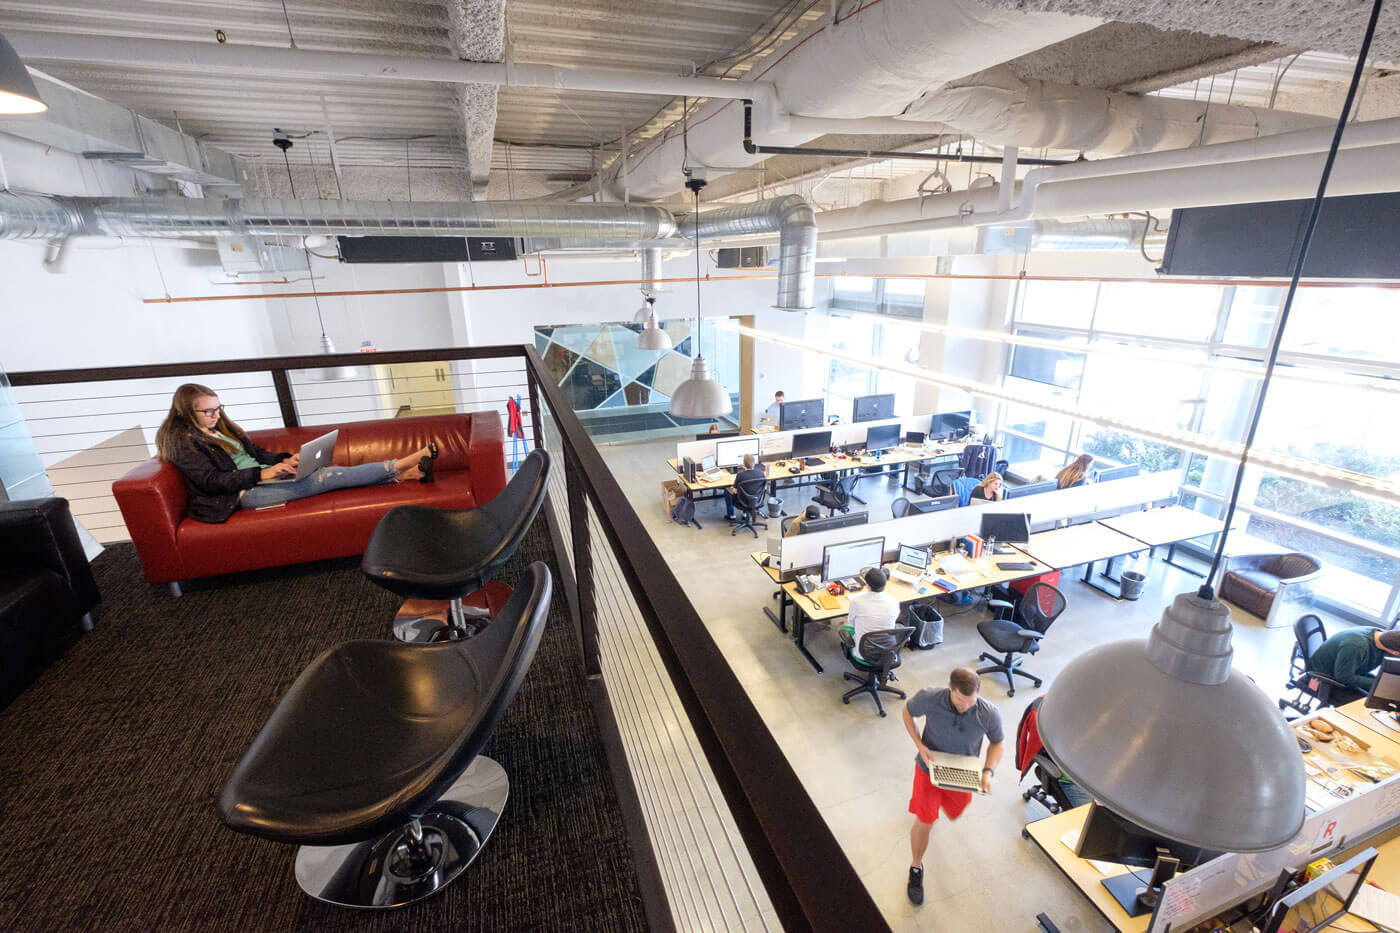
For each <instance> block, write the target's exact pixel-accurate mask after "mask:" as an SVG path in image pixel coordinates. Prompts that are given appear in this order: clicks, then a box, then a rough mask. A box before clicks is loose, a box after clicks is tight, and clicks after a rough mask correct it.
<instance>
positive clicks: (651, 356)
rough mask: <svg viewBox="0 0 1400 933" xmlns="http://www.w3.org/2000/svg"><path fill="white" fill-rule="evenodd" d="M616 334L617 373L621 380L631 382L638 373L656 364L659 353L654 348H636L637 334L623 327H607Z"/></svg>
mask: <svg viewBox="0 0 1400 933" xmlns="http://www.w3.org/2000/svg"><path fill="white" fill-rule="evenodd" d="M609 329H610V330H611V331H612V332H613V333H614V334H615V335H616V336H615V339H614V343H615V344H616V346H617V358H618V359H617V374H618V375H619V376H621V377H622V381H623V382H631V381H633V380H634V379H636V378H637V377H638V375H639V374H641V373H644V372H646V371H647V370H648V369H650V368H651V367H653V366H655V365H656V361H657V359H658V358H659V357H660V356H661V353H660V352H658V351H656V350H639V349H637V335H636V334H634V333H632V332H631V331H629V330H628V329H627V328H625V327H612V328H609Z"/></svg>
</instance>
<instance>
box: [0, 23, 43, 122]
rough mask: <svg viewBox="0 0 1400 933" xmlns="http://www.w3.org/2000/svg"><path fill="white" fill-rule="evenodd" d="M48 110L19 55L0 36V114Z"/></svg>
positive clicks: (6, 40)
mask: <svg viewBox="0 0 1400 933" xmlns="http://www.w3.org/2000/svg"><path fill="white" fill-rule="evenodd" d="M48 109H49V108H48V105H47V104H45V103H44V102H43V101H42V100H40V99H39V91H38V89H37V88H36V87H34V79H33V78H31V77H30V76H29V70H28V69H27V68H25V67H24V62H22V61H21V60H20V57H19V53H18V52H16V51H15V47H14V46H12V45H10V42H9V40H8V39H6V38H5V37H4V36H3V35H0V114H10V113H14V114H21V113H43V112H44V111H45V110H48Z"/></svg>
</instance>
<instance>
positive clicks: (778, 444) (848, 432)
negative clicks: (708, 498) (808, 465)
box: [676, 415, 931, 463]
mask: <svg viewBox="0 0 1400 933" xmlns="http://www.w3.org/2000/svg"><path fill="white" fill-rule="evenodd" d="M930 417H931V416H930V415H914V416H913V417H910V418H885V419H883V420H880V421H862V422H860V423H859V424H833V425H831V426H830V427H829V428H828V427H820V428H802V429H801V430H799V431H768V432H765V433H763V434H754V435H741V436H744V437H757V438H760V442H759V452H760V454H763V455H765V456H766V455H768V454H780V453H783V454H785V453H787V452H788V451H790V450H792V436H793V435H794V434H809V433H811V432H812V431H828V430H829V431H831V443H832V444H834V445H836V446H838V447H844V446H846V445H847V444H859V443H861V442H862V441H864V440H865V432H866V430H868V429H869V428H873V427H876V426H877V425H882V424H897V425H900V432H901V434H908V433H909V432H910V431H924V430H927V429H928V422H929V418H930ZM732 440H734V438H733V437H720V438H715V440H710V439H709V438H706V439H704V440H698V441H682V442H681V443H679V444H677V445H676V462H678V463H679V462H682V461H683V460H684V458H686V457H689V458H690V459H692V460H694V461H695V462H696V463H699V462H700V461H701V460H702V459H704V458H705V457H709V456H712V455H713V454H714V452H715V441H732Z"/></svg>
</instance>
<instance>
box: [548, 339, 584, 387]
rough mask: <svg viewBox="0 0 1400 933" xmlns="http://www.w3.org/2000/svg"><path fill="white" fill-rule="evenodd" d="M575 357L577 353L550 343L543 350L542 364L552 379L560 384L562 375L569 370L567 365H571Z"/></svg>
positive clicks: (562, 379) (576, 357)
mask: <svg viewBox="0 0 1400 933" xmlns="http://www.w3.org/2000/svg"><path fill="white" fill-rule="evenodd" d="M577 359H578V354H577V353H572V352H570V351H569V350H566V349H564V348H563V347H561V346H559V345H558V344H557V343H556V344H551V345H550V347H549V349H548V350H547V351H546V352H545V355H544V364H545V368H547V369H548V370H549V374H550V375H551V376H553V377H554V381H555V382H558V383H561V384H562V383H563V381H564V377H565V376H566V375H567V374H568V372H569V367H570V366H573V365H574V361H575V360H577Z"/></svg>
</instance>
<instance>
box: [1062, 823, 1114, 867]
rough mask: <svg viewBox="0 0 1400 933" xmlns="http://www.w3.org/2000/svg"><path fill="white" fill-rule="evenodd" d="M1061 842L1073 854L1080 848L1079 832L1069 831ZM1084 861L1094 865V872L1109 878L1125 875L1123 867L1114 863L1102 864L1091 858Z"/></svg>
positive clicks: (1075, 830)
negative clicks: (1110, 876)
mask: <svg viewBox="0 0 1400 933" xmlns="http://www.w3.org/2000/svg"><path fill="white" fill-rule="evenodd" d="M1060 842H1061V843H1063V844H1064V847H1065V848H1066V849H1069V850H1070V851H1071V852H1073V851H1074V850H1075V849H1077V848H1079V830H1077V829H1071V830H1068V831H1067V832H1066V833H1065V834H1064V835H1063V836H1061V837H1060ZM1084 861H1086V862H1088V863H1089V864H1090V865H1092V866H1093V867H1094V871H1096V872H1098V873H1099V874H1101V875H1105V876H1109V875H1121V874H1123V866H1122V865H1115V864H1113V863H1112V862H1100V861H1098V860H1097V859H1091V858H1086V859H1085V860H1084Z"/></svg>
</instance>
